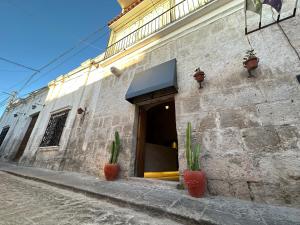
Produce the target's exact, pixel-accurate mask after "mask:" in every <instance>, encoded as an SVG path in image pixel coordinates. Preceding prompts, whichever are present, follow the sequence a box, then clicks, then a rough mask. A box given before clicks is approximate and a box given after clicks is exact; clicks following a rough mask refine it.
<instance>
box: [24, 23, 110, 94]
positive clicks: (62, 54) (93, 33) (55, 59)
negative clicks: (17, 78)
mask: <svg viewBox="0 0 300 225" xmlns="http://www.w3.org/2000/svg"><path fill="white" fill-rule="evenodd" d="M105 27H106V25H105V26H103V27H101V28H98V29H97V30H96V31H94V32H92V33H91V34H89V35H88V36H87V37H85V38H83V39H81V40H80V41H79V42H77V43H76V44H75V45H74V46H72V47H71V48H69V49H67V50H66V51H64V52H63V53H61V54H60V55H58V56H57V57H55V58H54V59H52V60H51V61H49V62H48V63H47V64H45V65H44V66H42V67H41V68H40V69H39V71H37V72H34V73H33V74H31V75H30V76H29V78H28V79H27V80H26V82H25V83H24V85H23V86H22V87H21V88H20V90H19V93H20V92H21V91H22V90H23V89H24V88H25V87H26V86H27V85H28V83H29V82H30V81H31V80H32V79H33V78H34V77H35V76H36V75H37V74H38V73H39V72H41V71H42V70H44V69H45V68H47V67H48V66H50V65H51V64H53V63H55V62H56V61H58V60H59V59H61V58H62V57H64V56H65V55H67V54H68V53H70V52H72V51H73V50H74V49H76V48H77V47H78V46H80V45H81V44H82V43H85V41H87V40H88V39H90V38H91V37H93V36H94V35H96V34H98V33H100V32H102V30H103V29H104V28H105Z"/></svg>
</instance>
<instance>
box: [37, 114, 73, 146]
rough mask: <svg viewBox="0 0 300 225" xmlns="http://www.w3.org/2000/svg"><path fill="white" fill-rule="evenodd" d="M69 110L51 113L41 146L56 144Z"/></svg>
mask: <svg viewBox="0 0 300 225" xmlns="http://www.w3.org/2000/svg"><path fill="white" fill-rule="evenodd" d="M68 114H69V110H65V111H63V112H59V113H55V114H53V115H51V117H50V120H49V123H48V126H47V129H46V132H45V134H44V137H43V140H42V143H41V145H40V146H41V147H47V146H58V145H59V141H60V138H61V135H62V132H63V130H64V127H65V123H66V120H67V117H68Z"/></svg>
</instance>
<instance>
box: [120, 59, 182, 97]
mask: <svg viewBox="0 0 300 225" xmlns="http://www.w3.org/2000/svg"><path fill="white" fill-rule="evenodd" d="M174 93H177V74H176V59H172V60H170V61H168V62H165V63H162V64H160V65H158V66H155V67H152V68H151V69H149V70H145V71H143V72H140V73H137V74H136V75H135V76H134V78H133V80H132V82H131V84H130V86H129V88H128V91H127V93H126V100H127V101H129V102H131V103H138V102H142V101H147V100H150V99H153V98H158V97H162V96H166V95H170V94H174Z"/></svg>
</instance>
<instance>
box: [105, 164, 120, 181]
mask: <svg viewBox="0 0 300 225" xmlns="http://www.w3.org/2000/svg"><path fill="white" fill-rule="evenodd" d="M119 171H120V167H119V165H118V164H109V163H107V164H105V166H104V175H105V178H106V180H108V181H113V180H116V179H117V177H118V175H119Z"/></svg>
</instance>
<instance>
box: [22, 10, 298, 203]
mask: <svg viewBox="0 0 300 225" xmlns="http://www.w3.org/2000/svg"><path fill="white" fill-rule="evenodd" d="M200 21H201V18H200ZM197 22H198V21H193V26H191V25H187V26H186V27H184V28H182V29H181V30H180V33H177V34H176V36H172V34H170V35H169V36H167V37H165V38H164V39H162V40H161V41H158V42H155V43H156V44H153V43H152V45H151V46H152V47H149V46H150V45H149V46H148V47H144V48H143V49H140V50H139V51H137V52H136V53H133V54H131V55H128V56H126V57H124V58H122V59H120V60H118V61H116V62H114V63H113V64H110V65H107V66H105V67H101V66H100V67H99V68H98V69H97V68H95V67H94V66H91V70H89V69H85V70H82V71H81V72H78V73H75V75H72V76H70V77H69V78H65V80H62V78H63V77H60V78H58V79H57V80H56V81H55V82H53V83H52V84H51V85H50V91H49V94H48V96H47V99H46V107H45V108H44V109H43V111H42V112H41V115H40V117H41V118H42V119H39V125H38V127H37V128H36V129H34V131H33V134H34V135H33V137H34V138H32V139H30V141H29V144H28V147H27V148H26V150H25V153H24V157H23V158H22V159H21V161H22V163H24V164H25V165H35V166H42V167H47V168H52V169H61V170H70V171H79V172H84V173H88V174H93V175H97V176H103V166H104V164H105V163H106V162H107V161H108V158H109V147H110V144H111V140H112V139H113V134H114V132H115V131H116V130H118V131H119V132H120V136H121V138H122V146H123V148H122V151H121V153H120V158H119V163H120V165H121V170H122V177H124V176H133V175H134V163H135V151H136V128H137V115H138V114H137V107H136V106H135V105H132V104H130V103H128V102H127V101H126V100H125V94H126V91H127V89H128V87H129V85H130V82H131V80H132V79H133V76H134V74H136V73H138V72H141V71H143V70H146V69H148V68H151V67H153V66H155V65H158V64H161V63H163V62H166V61H168V60H171V59H173V58H176V59H177V72H178V74H177V76H178V86H179V93H178V94H177V95H175V105H176V122H177V132H178V139H179V164H180V165H179V166H180V171H181V172H182V171H183V170H184V169H185V168H186V162H185V158H184V151H185V149H184V140H185V128H186V125H187V122H188V121H190V122H192V126H193V142H194V143H196V142H199V143H201V146H202V155H201V165H202V169H203V170H204V171H205V172H206V175H207V178H208V194H211V195H223V196H234V197H237V198H241V199H247V200H253V201H259V202H265V203H272V204H286V205H293V206H299V205H300V189H299V187H300V160H299V157H300V156H299V152H300V85H299V83H298V82H297V80H296V77H295V76H296V75H297V74H300V60H299V58H298V56H297V55H296V53H295V50H294V49H293V48H292V47H291V45H290V44H289V42H288V41H287V39H286V37H285V35H284V33H283V32H282V30H281V29H280V28H279V27H278V25H273V26H271V27H268V28H266V29H263V30H261V31H258V32H255V33H253V34H251V35H249V39H250V42H251V44H252V46H253V47H254V49H255V51H256V52H257V55H258V57H259V58H260V64H259V67H258V69H257V70H256V71H255V72H254V73H253V74H254V75H255V78H248V73H247V71H246V70H245V69H244V68H243V65H242V61H243V57H244V54H245V51H246V50H248V49H249V48H250V46H249V44H248V41H247V39H246V37H245V35H244V13H243V9H241V8H240V9H239V10H237V11H228V10H227V11H226V13H225V12H224V13H223V14H221V15H218V16H215V17H214V20H211V21H209V20H206V21H205V23H200V22H199V23H197ZM281 26H282V28H283V30H284V31H285V32H286V34H287V36H288V37H289V39H290V42H291V44H292V45H293V46H295V48H296V50H297V51H298V52H300V35H299V30H300V16H299V13H298V15H297V17H296V18H293V19H290V20H287V21H284V22H282V23H281ZM177 32H179V31H177ZM138 52H139V53H138ZM111 66H116V67H118V68H119V69H121V70H122V72H123V73H122V75H121V76H120V77H115V76H113V75H112V74H111V73H110V72H109V71H110V67H111ZM197 67H200V68H201V69H202V70H204V71H205V73H206V75H207V77H206V80H205V82H204V84H203V86H204V88H203V89H201V90H199V89H198V84H197V83H196V82H195V81H194V80H193V76H192V75H193V72H194V70H195V69H196V68H197ZM79 69H80V68H79ZM89 71H90V72H89ZM65 107H69V108H70V109H71V111H70V114H69V117H68V120H67V123H66V127H65V129H64V132H63V135H62V138H61V143H60V145H59V146H58V147H57V148H45V149H43V148H39V145H40V142H41V139H42V137H43V135H44V132H45V129H46V126H47V123H48V120H49V118H50V115H51V112H55V111H56V110H60V109H63V108H65ZM79 107H82V108H85V107H86V108H87V110H86V113H85V115H78V114H77V108H79Z"/></svg>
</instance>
